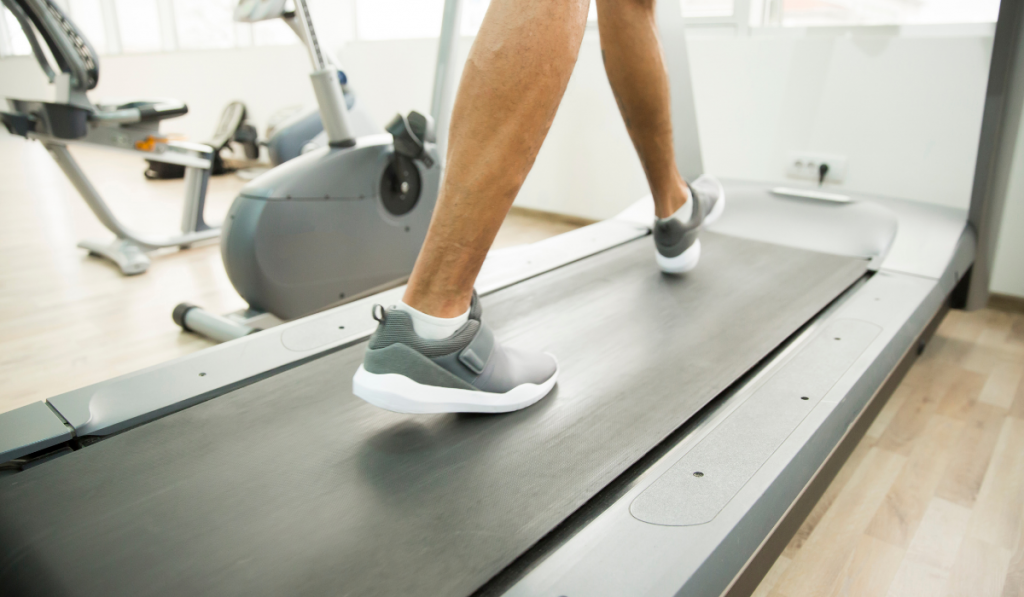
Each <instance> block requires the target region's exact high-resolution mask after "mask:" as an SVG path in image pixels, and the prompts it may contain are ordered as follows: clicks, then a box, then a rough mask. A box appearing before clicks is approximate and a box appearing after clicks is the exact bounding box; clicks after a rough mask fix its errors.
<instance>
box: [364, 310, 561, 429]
mask: <svg viewBox="0 0 1024 597" xmlns="http://www.w3.org/2000/svg"><path fill="white" fill-rule="evenodd" d="M482 313H483V309H482V308H481V306H480V301H479V299H478V298H477V296H476V293H475V292H474V293H473V302H472V306H471V307H470V310H469V321H467V322H466V323H465V324H464V325H463V326H462V327H461V328H459V331H457V332H455V334H453V335H452V336H450V337H448V338H445V339H443V340H427V339H424V338H421V337H420V336H418V335H417V334H416V331H415V330H414V329H413V325H412V318H410V317H409V314H408V313H406V312H404V311H399V310H397V309H394V308H390V309H384V308H383V307H381V306H380V305H374V307H373V317H374V319H376V320H377V322H378V323H379V325H378V326H377V330H376V331H375V332H374V333H373V336H371V337H370V343H369V346H368V347H367V349H366V356H365V357H364V358H363V364H362V365H361V366H360V367H359V370H358V371H357V372H356V374H355V377H353V378H352V391H353V392H355V395H356V396H359V397H360V398H362V399H363V400H365V401H367V402H369V403H370V404H373V405H374V406H379V407H380V408H384V409H387V410H391V411H394V412H400V413H467V412H473V413H502V412H509V411H513V410H519V409H521V408H525V407H527V406H530V405H531V404H533V403H535V402H537V401H538V400H540V399H541V398H543V397H544V396H547V394H548V392H550V391H551V388H552V387H554V385H555V380H556V379H557V378H558V362H557V361H555V357H553V356H551V355H549V354H546V353H533V352H523V351H520V350H516V349H514V348H509V347H506V346H502V345H501V344H500V343H499V342H498V340H497V339H496V338H495V337H494V334H493V333H492V332H491V330H490V329H489V328H488V327H487V326H486V325H484V324H483V322H481V321H480V316H481V315H482Z"/></svg>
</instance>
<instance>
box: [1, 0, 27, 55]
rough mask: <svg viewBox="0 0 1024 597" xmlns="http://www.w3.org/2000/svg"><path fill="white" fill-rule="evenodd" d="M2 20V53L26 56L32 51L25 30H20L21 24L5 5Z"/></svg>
mask: <svg viewBox="0 0 1024 597" xmlns="http://www.w3.org/2000/svg"><path fill="white" fill-rule="evenodd" d="M3 12H4V22H3V23H0V25H2V26H3V33H4V38H5V39H4V41H5V42H6V43H4V46H5V47H3V51H4V54H6V55H9V56H28V55H29V54H31V53H32V46H31V45H29V43H28V38H27V37H25V32H24V31H22V30H21V24H20V23H18V19H16V18H14V15H13V14H11V11H9V10H7V8H6V7H5V8H4V9H3Z"/></svg>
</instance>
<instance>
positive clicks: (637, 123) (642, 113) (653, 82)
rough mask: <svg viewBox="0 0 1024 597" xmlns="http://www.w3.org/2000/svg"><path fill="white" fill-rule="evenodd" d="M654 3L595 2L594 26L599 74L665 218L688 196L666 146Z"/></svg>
mask: <svg viewBox="0 0 1024 597" xmlns="http://www.w3.org/2000/svg"><path fill="white" fill-rule="evenodd" d="M669 1H671V0H669ZM654 2H655V0H597V15H598V20H597V23H598V28H599V29H600V32H601V55H602V57H603V58H604V68H605V72H607V73H608V81H609V82H610V83H611V86H612V92H613V93H614V94H615V100H616V102H618V104H619V111H620V112H621V113H622V118H623V120H625V122H626V129H627V130H628V131H629V136H630V138H632V139H633V146H634V147H636V152H637V154H638V155H639V156H640V163H641V164H643V167H644V173H646V175H647V182H648V184H649V185H650V187H651V194H652V195H653V196H654V210H655V213H656V214H657V215H658V217H660V218H667V217H669V216H671V215H672V214H673V213H675V212H676V210H678V209H679V208H680V207H682V206H683V204H684V203H686V201H687V199H688V198H689V192H688V191H687V189H686V183H685V181H684V180H683V177H682V175H680V174H679V170H678V169H677V168H676V157H675V150H674V149H673V147H672V117H671V104H670V103H669V90H668V74H667V73H666V71H665V58H664V56H663V54H662V51H661V42H660V41H659V40H658V29H657V26H656V24H655V19H654Z"/></svg>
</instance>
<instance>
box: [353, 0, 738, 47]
mask: <svg viewBox="0 0 1024 597" xmlns="http://www.w3.org/2000/svg"><path fill="white" fill-rule="evenodd" d="M718 1H719V2H720V1H721V0H718ZM727 1H728V2H729V3H730V6H731V2H732V0H727ZM490 4H491V2H490V0H463V2H462V23H461V26H460V27H459V33H460V34H461V35H466V36H473V35H476V34H477V32H478V31H480V25H481V24H482V23H483V22H484V15H486V14H487V7H488V6H490ZM396 15H397V16H396ZM443 16H444V0H356V32H357V35H358V37H359V39H370V40H381V39H416V38H431V37H438V36H440V35H441V19H442V17H443ZM587 20H588V21H591V22H594V21H597V10H596V5H595V3H594V2H591V3H590V12H589V14H588V15H587Z"/></svg>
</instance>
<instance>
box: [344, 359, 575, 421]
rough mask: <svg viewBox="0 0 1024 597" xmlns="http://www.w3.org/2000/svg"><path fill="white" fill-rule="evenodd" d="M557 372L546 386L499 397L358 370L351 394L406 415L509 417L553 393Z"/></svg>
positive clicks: (528, 385) (529, 386) (518, 389)
mask: <svg viewBox="0 0 1024 597" xmlns="http://www.w3.org/2000/svg"><path fill="white" fill-rule="evenodd" d="M557 380H558V368H557V367H556V368H555V373H554V374H553V375H552V376H551V377H550V378H549V379H548V380H547V381H545V382H544V383H542V384H534V383H524V384H520V385H518V386H516V387H514V388H512V389H511V390H509V391H507V392H505V393H503V394H498V393H495V392H482V391H480V390H461V389H457V388H442V387H437V386H427V385H423V384H421V383H418V382H415V381H413V380H411V379H409V378H408V377H406V376H404V375H399V374H397V373H370V372H369V371H367V370H366V369H364V368H363V366H362V365H360V366H359V370H358V371H356V374H355V377H353V378H352V391H353V392H354V393H355V395H356V396H359V397H360V398H362V399H363V400H365V401H366V402H369V403H370V404H372V405H374V406H377V407H379V408H383V409H385V410H390V411H392V412H396V413H403V414H421V415H422V414H438V413H507V412H511V411H514V410H519V409H522V408H526V407H527V406H530V405H531V404H534V403H536V402H538V401H540V399H541V398H543V397H545V396H547V395H548V393H549V392H551V388H553V387H554V385H555V382H556V381H557Z"/></svg>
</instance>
